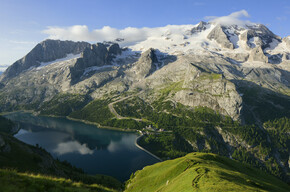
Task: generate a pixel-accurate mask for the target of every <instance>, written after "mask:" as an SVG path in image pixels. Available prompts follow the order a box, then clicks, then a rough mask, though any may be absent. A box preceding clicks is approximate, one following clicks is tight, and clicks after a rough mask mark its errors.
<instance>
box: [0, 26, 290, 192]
mask: <svg viewBox="0 0 290 192" xmlns="http://www.w3.org/2000/svg"><path fill="white" fill-rule="evenodd" d="M146 30H148V31H150V34H151V36H149V37H146V38H144V39H138V40H135V41H130V42H129V43H128V42H127V40H126V39H122V38H118V39H115V40H112V41H103V42H98V43H88V42H80V41H78V42H74V41H62V40H54V39H47V40H44V41H42V42H40V43H38V44H37V45H36V46H35V47H34V48H33V49H32V50H31V51H30V52H29V53H28V54H27V55H26V56H24V57H23V58H21V59H19V60H18V61H16V62H15V63H13V64H12V65H11V66H9V67H8V68H7V70H6V71H5V72H4V73H3V74H1V75H0V112H1V113H2V114H3V116H4V117H6V118H8V119H10V120H11V121H9V120H6V119H5V118H4V119H2V120H3V125H1V124H0V125H1V132H5V133H4V135H3V137H5V138H6V137H7V139H8V140H6V139H4V140H5V141H6V142H7V141H11V142H12V143H14V142H15V143H17V145H21V144H19V143H20V142H21V141H22V142H24V143H26V144H30V145H32V146H30V145H26V144H25V146H26V148H27V150H30V148H33V150H38V151H41V150H42V152H41V153H43V154H44V156H47V158H48V159H50V162H53V163H54V162H55V161H56V162H57V163H56V164H55V166H56V167H54V168H55V169H54V168H49V170H50V171H52V172H49V173H50V177H49V178H48V180H49V181H45V183H46V182H48V183H50V182H55V181H52V180H54V179H52V178H53V177H54V176H60V177H62V178H65V179H69V177H68V175H66V174H58V173H57V174H56V173H55V172H54V171H56V170H58V169H61V168H58V167H57V166H58V163H60V164H61V162H59V161H63V160H65V161H68V162H69V163H67V164H68V165H67V166H71V168H72V169H76V170H78V168H81V169H83V171H84V172H85V173H87V174H93V175H94V174H105V175H109V176H113V177H115V178H117V179H118V180H120V181H122V182H124V181H126V180H127V181H126V183H125V189H124V190H125V191H140V188H141V186H145V187H144V190H145V189H146V190H147V191H175V190H177V189H178V190H180V191H189V190H192V189H193V190H196V191H198V190H201V191H208V190H213V189H214V188H216V189H218V190H221V187H224V186H226V187H227V190H228V191H240V190H241V191H287V190H289V183H290V134H289V133H290V83H289V82H290V36H288V37H284V38H281V37H279V36H278V35H276V34H274V33H273V32H272V31H270V30H269V29H268V28H267V27H266V26H265V25H263V24H256V23H243V24H240V25H238V24H230V25H228V24H221V23H215V22H203V21H201V22H200V23H198V24H196V25H168V26H165V27H160V28H148V29H146ZM17 111H18V112H17ZM19 111H22V112H19ZM23 111H30V112H31V113H25V112H23ZM1 118H2V117H1ZM0 120H1V119H0ZM72 120H74V121H72ZM82 122H85V123H86V124H84V123H82ZM0 123H1V122H0ZM13 123H14V125H13ZM15 125H18V128H20V131H19V132H18V133H17V134H16V135H14V137H15V138H17V139H19V140H20V141H18V140H17V139H15V138H13V137H12V135H13V134H15V133H16V132H17V131H15V129H16V127H15ZM100 128H104V129H100ZM2 129H3V130H2ZM110 129H111V130H110ZM1 134H2V133H1ZM5 134H9V136H8V135H5ZM138 134H139V135H138ZM140 134H141V137H138V136H140ZM137 138H138V139H137ZM4 140H3V141H4ZM135 144H136V145H137V146H138V147H137V146H136V145H135ZM11 145H12V144H11ZM42 147H43V148H45V150H43V149H42ZM0 149H1V150H2V153H0V156H1V155H2V154H4V152H5V150H6V149H7V147H6V148H5V146H4V145H3V146H2V148H0ZM141 149H143V150H141ZM46 151H48V152H49V153H50V155H51V156H50V155H49V153H47V152H46ZM146 151H147V152H146ZM38 153H40V152H38ZM150 154H153V155H150ZM24 155H25V153H24ZM48 156H49V157H48ZM28 157H29V158H30V156H29V155H28ZM155 157H156V158H155ZM9 158H12V157H5V155H4V156H3V158H2V159H4V160H5V164H7V165H8V164H9V163H8V162H9ZM32 158H33V160H32V161H36V162H34V163H35V164H37V166H38V165H41V162H42V161H41V162H38V161H40V159H41V158H42V157H38V156H37V155H36V156H35V157H34V156H33V157H32ZM39 158H40V159H39ZM54 158H57V160H55V159H54ZM12 159H13V158H12ZM0 160H1V159H0ZM159 160H162V161H163V162H159ZM43 161H44V160H43ZM157 162H159V163H157ZM70 164H72V165H70ZM147 165H150V166H147ZM34 166H35V165H31V167H34ZM74 166H75V167H74ZM145 166H147V167H145ZM10 167H11V168H13V167H14V165H11V166H10ZM76 167H78V168H76ZM144 167H145V168H144ZM8 168H9V166H8ZM16 168H18V167H17V166H16ZM67 169H69V168H67ZM27 170H30V169H29V168H27ZM32 170H33V171H34V172H37V171H36V170H35V169H32ZM137 170H139V171H137ZM154 170H157V171H155V172H154ZM18 171H20V172H21V171H26V168H25V169H24V167H23V169H22V168H20V170H18V169H17V171H16V172H13V171H12V172H9V170H5V169H3V170H1V171H0V176H1V175H9V177H14V178H15V179H16V180H17V181H18V180H19V178H21V177H25V179H26V180H27V182H31V177H34V176H31V175H30V174H29V175H23V174H22V173H19V172H18ZM79 171H80V170H78V171H76V172H78V173H76V175H77V174H80V173H79ZM41 173H42V172H41ZM46 173H47V172H46V169H45V168H44V169H43V173H42V174H46ZM149 173H152V174H149ZM36 174H37V173H36ZM82 174H84V173H82ZM84 175H85V174H84ZM130 175H131V177H130V179H129V176H130ZM109 176H108V178H109V179H113V178H111V177H109ZM84 177H90V176H88V175H87V176H84ZM232 177H233V178H235V179H236V180H237V181H234V180H233V179H232ZM98 178H99V177H98ZM106 178H107V177H106ZM143 178H144V179H143ZM41 179H43V176H41ZM128 179H129V180H128ZM20 180H21V179H20ZM92 180H93V178H92ZM153 180H154V181H156V182H155V183H150V182H151V181H153ZM209 180H210V181H209ZM74 181H76V182H78V180H77V179H76V180H74ZM90 181H91V180H90ZM97 181H98V180H94V181H93V182H89V183H85V181H84V185H82V186H83V187H84V188H87V189H88V188H90V187H91V186H90V185H91V184H94V183H96V184H98V185H102V182H101V181H98V182H97ZM63 182H64V183H69V184H68V186H69V187H71V185H75V184H73V183H70V182H68V181H66V180H64V181H63ZM81 182H82V181H81ZM219 182H220V183H219ZM113 183H118V184H116V186H114V187H113V190H123V186H121V185H122V184H120V182H118V181H116V182H115V181H114V182H113ZM181 183H182V185H181ZM287 184H288V185H287ZM6 185H8V183H7V182H6ZM45 185H49V184H45ZM222 185H223V186H222ZM103 187H105V188H106V187H111V188H112V186H106V185H104V186H103ZM85 190H86V189H84V191H85ZM89 190H90V189H89ZM102 190H103V189H102ZM104 190H105V191H106V190H107V189H104ZM146 190H145V191H146Z"/></svg>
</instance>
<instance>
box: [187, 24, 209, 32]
mask: <svg viewBox="0 0 290 192" xmlns="http://www.w3.org/2000/svg"><path fill="white" fill-rule="evenodd" d="M207 25H208V23H206V22H204V21H201V22H199V24H198V25H197V26H196V27H194V28H192V30H191V33H192V34H194V33H199V32H202V31H204V30H206V26H207Z"/></svg>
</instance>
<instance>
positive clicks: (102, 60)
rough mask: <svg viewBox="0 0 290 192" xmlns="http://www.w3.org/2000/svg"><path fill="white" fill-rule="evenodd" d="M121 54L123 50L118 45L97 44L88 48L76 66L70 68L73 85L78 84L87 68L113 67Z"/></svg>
mask: <svg viewBox="0 0 290 192" xmlns="http://www.w3.org/2000/svg"><path fill="white" fill-rule="evenodd" d="M121 53H122V49H121V48H120V47H119V45H118V44H112V45H109V46H108V47H107V46H106V45H105V44H103V43H97V44H94V45H92V46H91V47H90V48H86V49H85V50H84V52H83V53H82V56H81V58H78V59H77V62H76V63H75V64H74V66H72V67H70V73H71V83H72V84H74V83H76V82H77V81H78V80H79V78H80V77H81V76H82V75H83V74H84V71H85V69H86V68H89V67H102V66H104V65H111V64H112V63H111V62H112V60H113V59H114V58H115V57H116V55H118V54H121Z"/></svg>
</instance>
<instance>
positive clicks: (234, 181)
mask: <svg viewBox="0 0 290 192" xmlns="http://www.w3.org/2000/svg"><path fill="white" fill-rule="evenodd" d="M289 190H290V187H289V186H288V185H287V184H286V183H283V182H282V181H280V180H278V179H277V178H275V177H273V176H271V175H267V174H266V173H264V172H262V171H260V170H258V169H255V168H253V167H251V166H249V165H247V164H242V163H239V162H237V161H234V160H231V159H228V158H225V157H221V156H218V155H214V154H208V153H190V154H188V155H186V156H184V157H181V158H177V159H174V160H168V161H164V162H161V163H157V164H154V165H151V166H147V167H145V168H144V169H142V170H140V171H137V172H136V173H135V174H134V175H132V176H131V179H130V180H129V181H128V182H127V187H126V190H125V191H126V192H131V191H132V192H133V191H139V192H142V191H144V192H145V191H150V192H154V191H159V192H162V191H166V192H171V191H183V192H186V191H277V192H283V191H285V192H286V191H289Z"/></svg>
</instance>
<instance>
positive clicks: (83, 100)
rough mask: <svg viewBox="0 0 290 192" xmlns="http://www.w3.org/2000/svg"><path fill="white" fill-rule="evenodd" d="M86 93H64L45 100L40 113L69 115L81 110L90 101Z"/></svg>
mask: <svg viewBox="0 0 290 192" xmlns="http://www.w3.org/2000/svg"><path fill="white" fill-rule="evenodd" d="M89 100H90V99H89V98H88V97H87V96H85V95H79V94H69V93H62V94H58V95H56V96H55V97H54V98H52V99H51V100H50V101H47V102H45V103H44V104H43V105H42V106H41V108H40V109H39V111H40V115H55V116H67V115H69V114H70V113H72V112H73V111H77V110H80V109H81V108H83V107H84V106H85V104H87V103H88V102H89Z"/></svg>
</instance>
